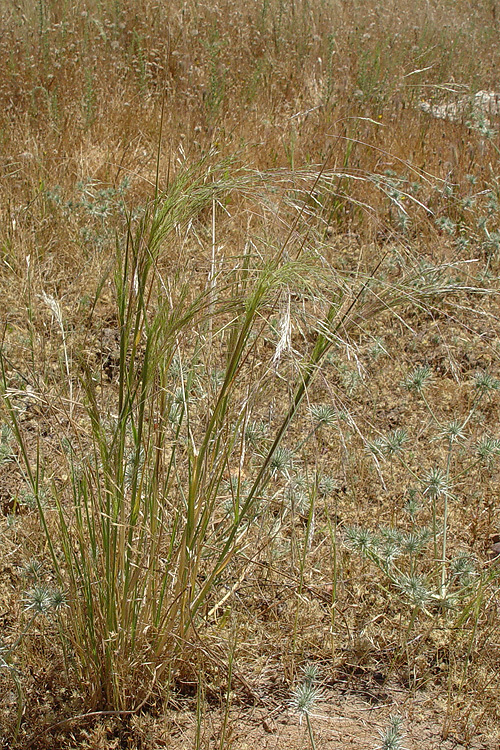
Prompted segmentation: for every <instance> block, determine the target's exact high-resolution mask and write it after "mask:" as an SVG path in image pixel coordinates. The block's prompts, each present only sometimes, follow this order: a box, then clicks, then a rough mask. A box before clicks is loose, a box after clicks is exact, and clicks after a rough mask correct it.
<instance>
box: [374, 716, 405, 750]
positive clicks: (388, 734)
mask: <svg viewBox="0 0 500 750" xmlns="http://www.w3.org/2000/svg"><path fill="white" fill-rule="evenodd" d="M379 734H380V739H381V741H382V742H381V744H380V745H377V747H376V748H375V750H404V748H403V740H404V738H405V736H406V735H405V734H404V732H403V719H402V717H401V716H398V715H397V714H394V715H393V716H390V717H389V726H388V727H387V728H386V729H383V730H380V732H379Z"/></svg>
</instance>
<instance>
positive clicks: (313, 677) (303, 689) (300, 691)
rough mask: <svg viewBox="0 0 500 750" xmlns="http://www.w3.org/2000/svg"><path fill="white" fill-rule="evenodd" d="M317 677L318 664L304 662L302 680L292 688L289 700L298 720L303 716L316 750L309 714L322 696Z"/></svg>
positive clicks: (312, 745)
mask: <svg viewBox="0 0 500 750" xmlns="http://www.w3.org/2000/svg"><path fill="white" fill-rule="evenodd" d="M319 677H320V674H319V668H318V665H317V664H314V663H310V664H306V665H305V667H303V669H302V682H300V683H299V685H297V687H296V688H295V689H294V690H293V692H292V697H291V698H290V701H289V705H290V707H291V708H292V709H293V710H294V711H297V713H298V714H299V720H300V721H302V719H303V718H304V717H305V720H306V724H307V731H308V733H309V740H310V742H311V747H312V748H313V750H316V744H315V742H314V734H313V731H312V725H311V715H312V710H313V708H314V707H315V705H316V703H317V702H318V701H319V700H321V698H322V696H323V691H322V690H321V688H318V687H316V684H317V682H318V680H319Z"/></svg>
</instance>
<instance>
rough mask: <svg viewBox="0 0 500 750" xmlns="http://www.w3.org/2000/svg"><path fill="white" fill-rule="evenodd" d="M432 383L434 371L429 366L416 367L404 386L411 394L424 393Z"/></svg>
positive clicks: (405, 380)
mask: <svg viewBox="0 0 500 750" xmlns="http://www.w3.org/2000/svg"><path fill="white" fill-rule="evenodd" d="M431 381H432V371H431V368H430V367H429V365H422V366H421V367H416V368H415V369H414V370H412V372H410V373H409V374H408V375H407V376H406V377H405V378H404V380H403V381H402V386H403V387H404V388H406V390H408V391H410V392H411V393H412V392H413V393H422V391H423V390H424V388H426V387H427V386H428V385H430V383H431Z"/></svg>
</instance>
